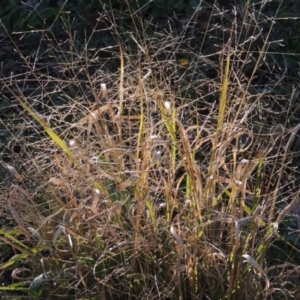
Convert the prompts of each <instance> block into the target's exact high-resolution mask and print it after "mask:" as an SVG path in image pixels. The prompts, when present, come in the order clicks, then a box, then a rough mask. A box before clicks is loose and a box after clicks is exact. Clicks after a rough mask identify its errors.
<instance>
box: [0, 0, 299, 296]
mask: <svg viewBox="0 0 300 300" xmlns="http://www.w3.org/2000/svg"><path fill="white" fill-rule="evenodd" d="M247 4H248V10H249V11H248V10H243V11H241V12H240V14H241V15H242V20H243V21H244V20H248V21H249V20H250V21H249V22H250V25H251V26H253V27H251V26H250V25H249V27H245V26H244V23H241V22H240V21H237V13H236V12H233V13H232V14H231V13H229V12H227V14H226V16H227V17H228V18H230V20H231V21H232V22H229V23H226V22H225V21H224V20H223V19H222V18H223V17H224V14H225V13H223V12H222V11H221V10H218V8H217V6H215V7H209V6H208V8H209V9H210V10H209V9H208V11H209V12H210V14H211V18H209V20H212V18H213V15H219V17H220V18H221V20H223V21H224V23H223V33H222V35H223V36H224V40H222V41H221V43H220V41H218V43H217V44H216V45H217V46H218V47H219V49H217V48H213V47H212V44H210V45H211V50H212V53H209V54H207V55H203V54H202V53H201V52H199V51H198V50H197V48H196V47H192V46H191V44H188V43H187V42H185V40H184V37H186V34H187V32H188V30H189V29H190V27H191V24H193V23H192V21H193V17H194V16H195V14H197V13H198V11H199V10H200V6H199V7H198V8H197V10H196V11H195V12H194V13H193V14H192V17H191V19H189V20H188V21H187V22H186V24H184V26H183V29H182V31H179V33H178V36H176V32H175V30H174V31H172V30H170V31H169V32H168V33H167V34H166V33H164V32H163V31H160V30H159V28H158V27H156V26H155V25H154V24H152V23H151V20H148V19H143V18H142V17H138V14H137V13H136V14H133V13H131V14H130V16H131V18H132V22H128V23H126V24H124V23H123V21H122V17H121V14H120V15H118V13H117V12H113V10H107V11H105V13H106V18H105V22H107V23H108V25H110V26H107V29H105V30H99V32H100V33H102V31H103V32H104V33H105V34H104V36H105V37H106V36H107V39H108V40H109V41H111V39H110V38H111V37H112V36H113V37H117V38H116V40H115V43H114V46H115V47H113V46H112V45H110V46H111V48H108V47H107V46H105V47H102V48H99V49H98V50H95V48H94V50H93V49H92V47H90V43H92V41H93V40H94V39H95V38H96V37H97V34H98V33H99V32H98V27H97V26H95V28H94V30H93V31H92V34H91V36H90V37H89V38H88V39H86V38H85V37H84V38H83V40H84V41H85V44H84V45H83V46H82V47H80V43H78V42H77V40H76V38H75V33H74V32H72V30H71V26H70V25H71V24H68V22H69V21H68V19H67V18H65V16H64V18H63V19H64V26H65V31H66V32H67V33H68V37H69V38H68V45H67V44H66V43H64V42H60V40H59V37H56V36H51V34H52V32H51V30H50V31H47V30H44V31H43V32H42V33H41V35H40V38H41V40H40V47H41V49H43V47H46V48H45V49H47V51H45V52H43V53H42V52H41V51H36V52H34V53H33V54H32V56H25V55H23V53H22V49H21V48H20V47H19V46H18V45H17V43H16V42H14V40H13V37H12V35H10V38H11V41H12V42H14V45H15V48H16V51H17V53H18V55H19V58H20V59H22V60H23V63H24V68H25V69H26V71H25V72H23V73H21V72H20V73H19V74H16V75H11V76H8V75H5V74H2V75H3V76H1V83H2V85H3V87H4V88H3V90H2V91H1V93H2V96H3V97H4V99H5V100H6V101H7V102H8V103H9V108H11V109H12V113H11V115H9V116H8V119H7V124H5V125H6V126H5V128H6V130H7V131H8V132H9V134H10V135H11V137H10V138H11V139H10V141H9V143H8V144H7V147H6V150H7V154H6V157H5V161H4V158H3V160H2V159H1V166H2V167H3V170H4V172H3V174H4V176H3V177H4V178H3V182H4V183H5V185H4V186H5V188H3V190H2V191H1V197H2V199H3V203H4V205H3V207H4V208H6V211H5V210H4V211H3V214H4V215H5V216H6V217H7V220H10V219H11V220H12V223H9V222H8V224H6V225H5V226H6V228H4V229H1V231H0V239H1V241H2V244H1V245H0V247H1V249H3V251H4V250H6V251H8V252H9V253H10V257H6V259H3V261H1V263H0V269H1V270H2V272H9V273H11V275H12V278H13V280H14V281H15V282H14V283H12V284H10V285H6V286H2V287H0V289H1V290H2V291H5V292H6V293H7V294H9V292H11V291H14V292H17V291H18V289H19V288H20V289H21V290H22V291H23V290H24V286H26V284H27V287H28V290H29V293H30V296H31V297H34V298H38V297H41V296H44V297H47V298H48V299H64V298H66V299H74V297H77V298H89V299H124V298H127V299H206V298H210V299H232V300H234V299H282V297H286V298H288V297H292V296H295V295H297V291H298V286H297V280H296V279H297V278H298V277H297V272H298V266H297V263H298V262H299V258H297V257H298V256H299V255H298V254H299V251H298V248H297V246H298V244H297V239H298V238H297V237H296V238H295V237H294V240H293V239H289V238H288V235H284V234H282V233H281V231H280V227H281V228H282V230H286V229H285V228H288V230H289V231H288V232H289V233H291V234H292V233H294V232H293V231H297V229H295V228H297V227H293V226H295V224H294V223H295V222H294V219H293V218H297V208H298V196H299V195H298V190H297V189H296V188H295V186H293V185H290V183H291V184H292V183H296V182H297V171H296V168H293V166H292V162H293V159H294V158H295V156H296V153H293V152H292V149H295V138H296V135H297V132H298V129H299V126H298V125H296V126H291V127H289V128H290V129H285V127H287V125H290V123H289V121H288V120H286V119H285V121H286V122H285V124H284V125H282V124H281V123H280V124H279V123H278V118H277V115H278V114H282V115H285V118H289V117H290V116H293V115H294V114H295V112H294V111H291V108H290V106H284V107H282V112H274V115H272V114H271V112H270V110H269V109H268V108H266V107H267V104H266V103H262V102H263V101H264V100H263V99H264V97H265V96H266V94H267V91H265V90H262V89H261V87H259V86H257V85H255V83H253V80H254V79H255V77H260V75H259V73H258V70H259V65H260V64H262V63H264V64H265V65H264V66H265V67H266V68H267V67H268V68H269V69H270V64H271V62H270V60H268V55H269V54H270V53H268V51H267V49H268V46H269V44H270V43H271V42H273V41H271V40H269V39H270V36H271V35H270V33H271V31H272V30H273V27H272V26H273V25H272V26H271V28H270V30H269V31H268V33H267V34H266V36H265V35H263V33H262V30H261V28H259V26H260V25H259V24H261V23H260V22H262V21H264V15H263V13H262V10H263V4H261V7H260V8H259V10H258V12H260V13H259V14H257V15H254V16H253V15H251V14H250V11H251V9H250V1H247ZM130 9H131V8H130V7H128V10H127V12H130V11H131V10H130ZM131 12H132V11H131ZM114 13H115V14H117V16H118V18H115V17H114V15H113V14H114ZM250 16H251V18H250ZM102 17H103V16H102ZM103 19H104V18H103ZM99 20H102V19H101V18H100V17H99ZM99 20H98V22H100V21H99ZM174 20H176V19H175V17H174ZM275 20H276V15H275V16H274V20H273V21H275ZM103 22H104V21H103ZM119 22H120V23H119ZM251 22H252V23H251ZM139 23H140V24H139ZM232 24H234V25H232ZM272 24H273V23H272ZM146 25H147V26H146ZM124 26H127V27H125V28H124ZM274 26H275V25H274ZM50 28H52V27H50ZM139 28H142V30H140V29H139ZM149 28H150V29H151V30H149ZM251 28H252V29H251ZM176 30H177V28H176ZM218 30H219V29H218V28H217V29H214V26H213V24H208V25H207V28H206V29H205V30H204V33H203V37H204V38H208V36H209V35H210V34H212V33H210V32H213V34H214V35H215V37H217V38H219V36H220V32H219V31H218ZM253 30H254V31H253ZM256 30H257V31H258V32H259V34H256V35H255V34H254V33H255V31H256ZM149 32H151V34H150V33H149ZM94 35H95V36H94ZM173 35H175V36H173ZM24 37H29V38H30V33H28V32H24ZM162 37H163V38H162ZM250 37H251V38H250ZM77 38H78V39H80V38H82V36H81V37H80V36H79V37H77ZM191 39H192V38H191ZM252 40H255V41H257V42H258V43H260V42H261V40H262V41H263V42H262V48H261V49H262V50H261V51H259V53H256V52H255V51H254V49H253V45H252ZM216 41H217V40H216ZM194 42H195V43H196V42H198V41H197V40H195V41H194ZM201 43H202V44H201V45H202V46H203V49H201V50H203V52H205V51H207V49H205V47H204V44H205V41H204V42H201ZM247 47H248V48H247ZM89 49H90V50H89ZM107 49H109V51H111V54H114V55H112V57H106V58H104V59H100V58H99V57H100V56H101V55H103V56H104V54H103V53H107V51H108V50H107ZM214 49H215V50H216V51H215V52H214ZM115 53H117V54H118V56H117V58H116V57H115ZM181 53H184V54H185V53H187V58H186V61H187V62H188V63H184V64H179V63H178V57H179V55H180V54H181ZM218 55H221V57H223V58H222V59H221V60H220V63H219V62H218V59H216V57H217V56H218ZM270 55H273V54H270ZM253 57H254V58H255V59H254V60H255V61H254V63H253V64H252V70H251V74H250V75H249V76H248V77H247V76H246V75H245V74H244V73H243V69H244V67H245V66H247V64H248V63H249V62H248V61H251V60H252V59H253ZM32 61H34V63H32ZM39 61H45V64H46V67H44V65H43V63H40V64H39V63H38V62H39ZM116 65H117V66H119V69H117V70H116V68H115V66H116ZM107 66H109V67H107ZM200 66H201V67H200ZM205 68H207V69H205ZM203 69H204V70H203ZM212 69H213V71H216V76H211V78H210V77H209V76H208V75H207V74H208V73H209V71H212ZM112 70H114V71H112ZM205 72H207V73H205ZM281 80H283V79H282V78H281V79H280V81H281ZM279 84H280V82H279V83H275V84H274V85H275V86H278V85H279ZM274 88H275V87H274ZM290 97H292V95H290ZM271 101H279V99H278V98H276V95H272V98H271ZM285 101H287V102H291V101H292V98H288V97H286V98H285ZM279 102H280V101H279ZM266 120H267V121H266ZM45 133H46V134H45ZM20 144H21V146H19V147H21V150H20V151H19V152H17V153H13V152H12V151H9V150H10V149H11V148H14V147H16V145H20ZM14 149H15V148H14ZM3 157H4V155H3ZM286 222H287V223H286ZM12 224H14V225H12ZM14 226H15V227H16V228H17V229H12V228H11V227H14ZM293 228H294V229H293ZM298 229H299V227H298ZM296 236H297V235H296ZM5 247H7V248H5ZM12 253H14V254H16V255H12ZM16 284H19V285H18V286H17V285H16Z"/></svg>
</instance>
